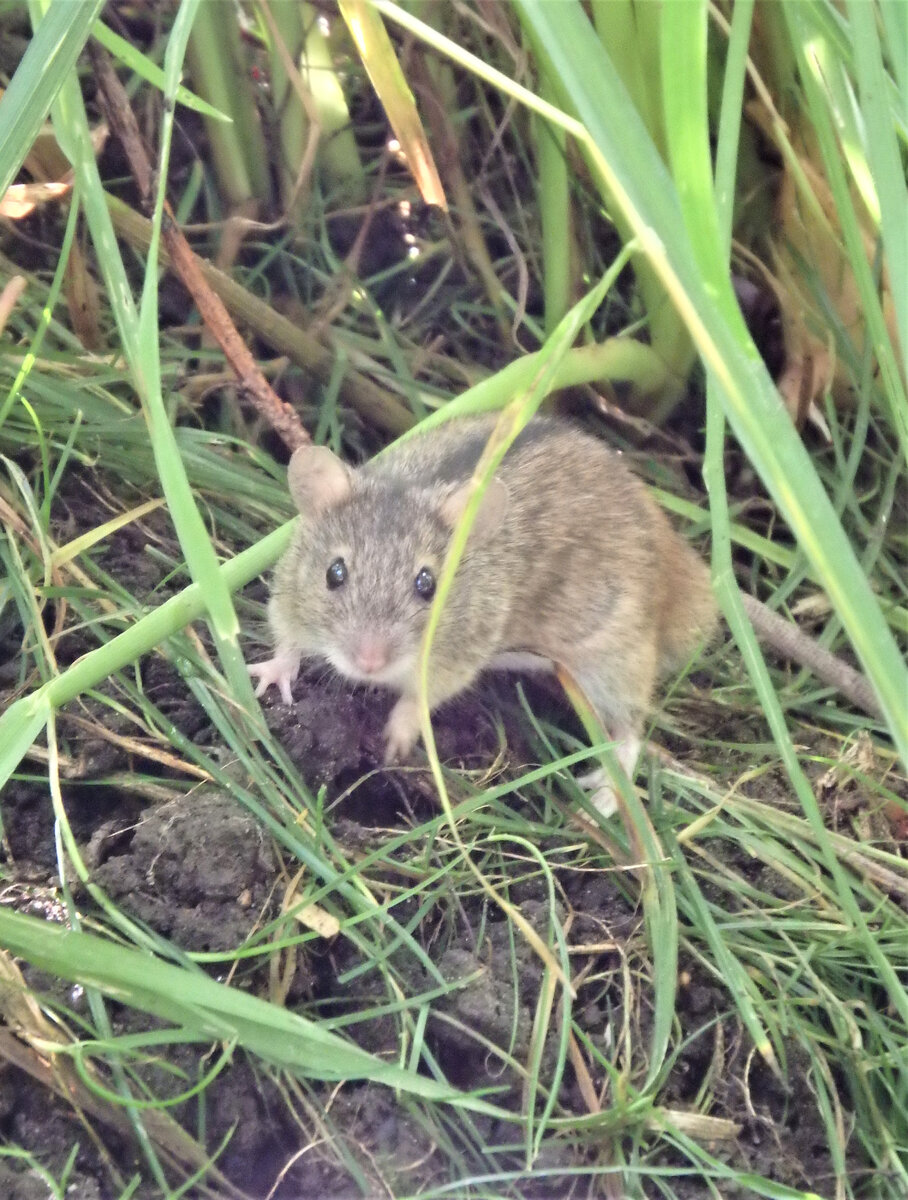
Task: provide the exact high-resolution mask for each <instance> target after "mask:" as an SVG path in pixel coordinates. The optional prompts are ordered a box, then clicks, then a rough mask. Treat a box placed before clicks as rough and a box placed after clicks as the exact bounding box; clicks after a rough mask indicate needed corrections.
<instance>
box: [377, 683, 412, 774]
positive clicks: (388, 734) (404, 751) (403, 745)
mask: <svg viewBox="0 0 908 1200" xmlns="http://www.w3.org/2000/svg"><path fill="white" fill-rule="evenodd" d="M418 737H419V706H418V705H417V703H416V701H415V700H411V699H410V698H409V697H406V696H402V697H401V698H400V700H398V702H397V703H396V704H395V705H394V707H393V708H392V709H391V715H390V716H389V717H388V723H387V724H386V725H385V762H386V763H387V764H388V765H389V766H390V765H391V763H395V762H400V760H401V759H404V758H407V757H408V756H409V754H410V751H411V750H412V749H413V747H414V746H415V745H416V739H417V738H418Z"/></svg>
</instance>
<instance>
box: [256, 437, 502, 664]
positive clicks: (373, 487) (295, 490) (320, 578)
mask: <svg viewBox="0 0 908 1200" xmlns="http://www.w3.org/2000/svg"><path fill="white" fill-rule="evenodd" d="M289 483H290V491H291V494H292V496H293V499H294V500H295V502H296V505H297V507H298V508H299V510H300V514H301V518H302V528H301V531H300V535H299V538H298V540H297V543H296V547H297V553H296V555H295V556H294V560H293V563H292V570H291V572H290V573H289V574H287V575H285V576H284V578H283V579H282V581H281V597H282V598H281V600H280V603H281V604H282V608H283V612H282V616H283V617H284V618H285V619H287V618H289V619H290V620H292V623H293V625H294V627H295V632H296V633H297V635H298V637H299V640H300V641H301V642H302V643H303V644H304V653H311V654H317V655H319V656H321V657H324V658H326V659H327V660H328V661H329V662H330V663H331V664H332V666H333V667H334V668H335V669H336V670H337V671H338V672H339V673H340V674H342V675H344V676H346V677H347V678H348V679H354V680H359V681H362V682H367V683H378V684H383V685H385V686H388V687H392V688H395V687H402V685H403V683H404V682H405V680H406V679H407V678H408V677H409V676H411V675H412V673H413V671H414V669H415V665H416V661H417V656H418V654H419V647H420V643H421V640H422V636H423V632H424V630H425V627H426V623H427V621H428V618H429V611H430V608H431V605H432V600H433V597H434V595H435V590H436V587H437V584H438V579H439V575H440V572H441V567H442V564H443V562H444V558H445V554H446V553H447V550H448V546H449V544H450V541H451V533H452V531H453V529H454V526H455V525H456V524H457V521H458V520H459V518H460V516H461V515H462V513H463V510H464V507H465V505H466V503H467V500H468V499H469V495H470V489H469V485H452V486H451V487H448V488H446V489H443V490H441V491H439V490H438V489H431V488H422V487H420V486H418V485H415V484H413V483H410V482H408V481H406V480H402V479H399V478H396V477H394V476H393V475H383V474H381V473H380V472H374V473H369V472H360V471H355V470H352V469H351V468H349V467H347V466H346V465H345V464H344V463H342V462H341V461H340V459H338V458H337V457H336V456H335V455H334V454H332V453H331V451H330V450H328V449H326V448H325V447H322V446H305V447H302V448H300V449H299V450H297V451H296V453H295V454H294V456H293V458H292V460H291V463H290V469H289ZM505 501H506V495H505V493H504V489H503V487H502V486H501V485H499V484H497V482H496V481H493V483H492V485H491V486H490V488H489V489H487V492H486V495H485V496H484V498H483V501H482V504H481V505H480V509H479V512H478V514H477V518H476V521H475V523H474V525H473V529H472V531H471V535H470V545H473V544H475V543H474V539H476V540H480V539H481V538H482V537H483V535H484V534H487V533H488V532H490V530H492V529H493V528H494V527H496V526H497V524H499V523H500V521H501V517H502V514H503V511H504V504H505ZM463 563H464V560H462V565H463ZM451 602H452V603H454V604H456V603H457V599H456V597H452V598H451Z"/></svg>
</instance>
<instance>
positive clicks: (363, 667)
mask: <svg viewBox="0 0 908 1200" xmlns="http://www.w3.org/2000/svg"><path fill="white" fill-rule="evenodd" d="M389 657H390V650H389V647H388V643H387V641H386V640H385V638H382V637H364V638H362V639H361V640H360V642H359V645H358V646H357V647H356V650H355V651H354V653H353V662H354V665H355V666H356V668H357V670H359V671H362V673H363V674H364V675H374V674H375V673H376V672H378V671H380V670H381V669H382V668H383V667H386V666H387V665H388V659H389Z"/></svg>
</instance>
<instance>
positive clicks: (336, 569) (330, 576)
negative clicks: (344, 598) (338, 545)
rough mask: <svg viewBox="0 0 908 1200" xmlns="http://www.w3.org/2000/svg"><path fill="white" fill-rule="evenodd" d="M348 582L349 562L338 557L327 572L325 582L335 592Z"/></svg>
mask: <svg viewBox="0 0 908 1200" xmlns="http://www.w3.org/2000/svg"><path fill="white" fill-rule="evenodd" d="M346 582H347V564H346V563H345V562H344V560H343V559H342V558H336V559H335V560H334V562H333V563H332V564H331V566H330V567H329V568H328V570H327V571H326V572H325V583H327V585H328V587H329V588H330V589H331V591H332V592H333V591H334V589H335V588H339V587H341V586H342V585H343V584H345V583H346Z"/></svg>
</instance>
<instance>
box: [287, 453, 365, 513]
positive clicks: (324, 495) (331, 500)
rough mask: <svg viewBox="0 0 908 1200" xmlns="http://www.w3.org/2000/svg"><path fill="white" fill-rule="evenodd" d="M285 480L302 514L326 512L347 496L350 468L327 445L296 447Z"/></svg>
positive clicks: (348, 492)
mask: <svg viewBox="0 0 908 1200" xmlns="http://www.w3.org/2000/svg"><path fill="white" fill-rule="evenodd" d="M287 482H288V484H289V485H290V495H291V496H292V497H293V501H294V503H295V504H296V507H297V508H298V509H299V510H300V512H301V513H302V514H303V516H304V517H305V516H309V515H311V514H312V513H322V512H325V511H326V510H327V509H329V508H333V507H334V506H335V505H336V504H341V503H342V502H343V501H344V500H346V499H347V497H348V496H349V495H350V470H349V468H348V467H345V466H344V464H343V463H342V462H341V460H340V459H339V458H338V457H337V455H336V454H332V453H331V451H330V450H329V449H328V447H327V446H299V447H298V448H297V449H296V450H294V451H293V457H292V458H291V459H290V466H289V467H288V468H287Z"/></svg>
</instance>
